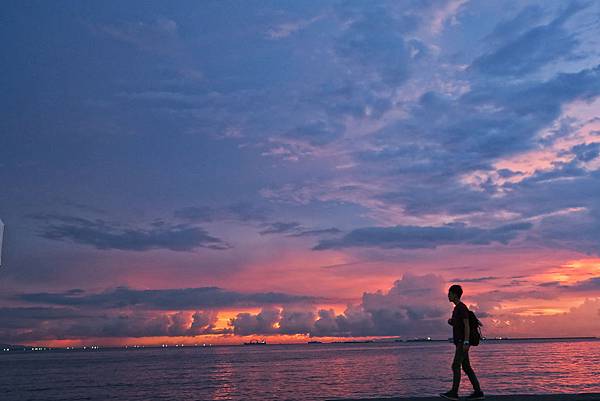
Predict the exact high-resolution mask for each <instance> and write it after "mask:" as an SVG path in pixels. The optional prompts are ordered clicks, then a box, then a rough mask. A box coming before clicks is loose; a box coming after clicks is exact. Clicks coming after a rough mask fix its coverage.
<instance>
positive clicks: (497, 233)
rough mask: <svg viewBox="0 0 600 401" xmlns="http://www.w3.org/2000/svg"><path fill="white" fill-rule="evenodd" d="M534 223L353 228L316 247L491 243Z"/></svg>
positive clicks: (513, 235) (430, 246) (504, 241)
mask: <svg viewBox="0 0 600 401" xmlns="http://www.w3.org/2000/svg"><path fill="white" fill-rule="evenodd" d="M531 226H532V225H531V223H515V224H508V225H504V226H500V227H496V228H492V229H485V228H478V227H468V226H466V225H465V224H460V223H455V224H447V225H444V226H441V227H419V226H394V227H365V228H359V229H356V230H353V231H351V232H350V233H348V234H346V235H344V236H343V237H341V238H338V239H331V240H321V241H320V242H319V243H318V244H317V245H316V246H315V247H314V248H313V249H315V250H324V249H339V248H349V247H379V248H405V249H418V248H429V249H433V248H436V247H438V246H442V245H460V244H470V245H489V244H491V243H493V242H499V243H501V244H507V243H508V242H510V241H511V240H512V239H514V238H515V237H516V236H517V235H518V234H519V233H520V232H522V231H526V230H528V229H530V228H531Z"/></svg>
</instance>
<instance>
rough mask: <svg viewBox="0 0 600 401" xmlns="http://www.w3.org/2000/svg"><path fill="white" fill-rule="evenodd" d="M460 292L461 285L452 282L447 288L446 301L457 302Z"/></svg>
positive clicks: (460, 295) (461, 291) (461, 292)
mask: <svg viewBox="0 0 600 401" xmlns="http://www.w3.org/2000/svg"><path fill="white" fill-rule="evenodd" d="M462 294H463V290H462V287H461V286H460V285H458V284H454V285H452V286H450V288H448V301H450V302H458V301H460V297H462Z"/></svg>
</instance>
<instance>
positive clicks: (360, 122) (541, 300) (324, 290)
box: [0, 0, 600, 345]
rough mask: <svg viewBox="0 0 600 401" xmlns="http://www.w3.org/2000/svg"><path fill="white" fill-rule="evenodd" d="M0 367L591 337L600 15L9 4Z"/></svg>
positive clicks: (308, 4)
mask: <svg viewBox="0 0 600 401" xmlns="http://www.w3.org/2000/svg"><path fill="white" fill-rule="evenodd" d="M0 36H1V37H2V42H3V46H2V59H3V61H2V63H1V67H0V68H1V74H0V83H1V85H0V86H1V88H2V91H1V92H0V102H1V105H2V107H1V111H0V113H1V116H0V117H1V118H0V219H2V220H3V221H4V223H5V224H6V231H5V235H4V246H3V254H2V266H1V267H0V343H7V344H49V345H80V344H92V343H93V344H102V345H110V344H112V345H121V344H161V343H169V344H174V343H186V344H193V343H203V342H209V343H214V344H226V343H227V344H239V343H241V342H243V341H247V340H248V339H251V338H267V339H268V341H269V342H303V341H308V340H310V339H311V338H323V339H327V340H331V339H340V338H349V337H355V338H364V337H369V338H370V337H379V336H382V337H384V336H385V337H387V336H390V337H402V338H411V337H415V336H431V337H434V338H447V337H448V336H450V335H451V328H450V327H449V326H448V325H447V323H446V320H447V318H448V317H449V315H450V313H451V311H452V305H451V304H450V303H449V302H448V299H447V297H446V292H447V288H448V286H449V285H451V284H453V283H459V284H461V285H462V286H463V288H464V290H465V295H464V301H465V303H466V304H467V305H468V306H469V307H470V308H471V309H473V310H474V311H475V312H476V313H477V314H478V315H479V316H481V317H482V320H483V322H484V325H485V326H484V334H485V335H487V336H512V337H518V336H537V337H548V336H600V157H599V154H600V2H595V1H573V2H565V1H546V0H543V1H530V2H527V1H521V0H519V1H494V2H491V1H484V2H480V1H466V0H458V1H455V0H446V1H442V0H440V1H390V2H383V1H333V2H332V1H299V0H295V1H241V0H240V1H208V0H207V1H188V2H184V1H177V2H150V1H139V2H135V1H127V2H119V1H101V2H100V1H97V2H91V1H87V2H79V1H8V2H4V3H3V11H2V13H1V15H0Z"/></svg>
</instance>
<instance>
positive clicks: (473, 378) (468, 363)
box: [462, 351, 481, 392]
mask: <svg viewBox="0 0 600 401" xmlns="http://www.w3.org/2000/svg"><path fill="white" fill-rule="evenodd" d="M462 368H463V370H464V371H465V373H466V374H467V376H469V381H471V385H472V386H473V390H475V391H476V392H480V391H481V387H479V380H477V376H476V375H475V372H474V371H473V368H472V367H471V361H469V352H468V351H467V352H463V358H462Z"/></svg>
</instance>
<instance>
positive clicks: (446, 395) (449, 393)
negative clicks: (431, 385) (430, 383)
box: [440, 390, 458, 401]
mask: <svg viewBox="0 0 600 401" xmlns="http://www.w3.org/2000/svg"><path fill="white" fill-rule="evenodd" d="M440 397H442V398H445V399H447V400H454V401H457V400H458V393H455V392H454V391H452V390H450V391H446V392H445V393H440Z"/></svg>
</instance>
